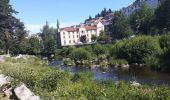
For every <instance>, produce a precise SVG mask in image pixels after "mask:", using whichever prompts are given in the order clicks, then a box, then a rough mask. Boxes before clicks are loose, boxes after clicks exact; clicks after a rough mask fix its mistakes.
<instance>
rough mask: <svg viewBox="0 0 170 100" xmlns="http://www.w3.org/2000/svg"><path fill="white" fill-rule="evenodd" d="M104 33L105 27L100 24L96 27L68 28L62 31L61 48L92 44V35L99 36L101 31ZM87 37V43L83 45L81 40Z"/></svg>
mask: <svg viewBox="0 0 170 100" xmlns="http://www.w3.org/2000/svg"><path fill="white" fill-rule="evenodd" d="M102 30H103V31H104V25H103V24H102V23H101V22H98V23H97V24H96V25H94V26H92V25H90V26H88V25H82V26H81V25H80V26H78V27H76V26H75V27H66V28H62V29H60V39H61V46H71V45H82V44H92V43H93V41H92V39H91V38H92V35H95V36H99V35H100V31H102ZM82 36H85V37H86V38H85V40H86V42H85V43H83V42H82V41H81V40H80V38H81V37H82Z"/></svg>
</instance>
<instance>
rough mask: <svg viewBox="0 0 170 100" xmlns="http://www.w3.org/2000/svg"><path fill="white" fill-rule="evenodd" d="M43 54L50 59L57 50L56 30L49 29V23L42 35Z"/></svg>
mask: <svg viewBox="0 0 170 100" xmlns="http://www.w3.org/2000/svg"><path fill="white" fill-rule="evenodd" d="M41 38H42V43H43V47H42V49H43V50H42V54H43V55H44V56H47V57H49V58H50V56H51V55H52V54H55V49H56V45H57V41H56V36H55V29H53V27H49V25H48V22H46V25H44V26H43V29H42V33H41Z"/></svg>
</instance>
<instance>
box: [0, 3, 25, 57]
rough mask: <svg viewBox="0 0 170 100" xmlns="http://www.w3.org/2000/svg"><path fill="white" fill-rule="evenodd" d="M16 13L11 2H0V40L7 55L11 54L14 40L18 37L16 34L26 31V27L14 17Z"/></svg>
mask: <svg viewBox="0 0 170 100" xmlns="http://www.w3.org/2000/svg"><path fill="white" fill-rule="evenodd" d="M16 13H17V12H16V11H15V10H14V9H13V8H12V6H11V5H10V4H9V0H0V40H1V41H2V42H3V44H4V49H5V53H6V54H9V52H10V47H11V45H12V44H13V40H14V39H15V38H16V36H17V35H16V34H15V33H17V31H19V30H20V32H21V31H24V25H23V24H22V23H21V22H20V21H19V20H18V19H17V18H15V17H14V16H13V15H14V14H16ZM24 33H25V32H24ZM20 36H21V35H20ZM20 38H21V37H20Z"/></svg>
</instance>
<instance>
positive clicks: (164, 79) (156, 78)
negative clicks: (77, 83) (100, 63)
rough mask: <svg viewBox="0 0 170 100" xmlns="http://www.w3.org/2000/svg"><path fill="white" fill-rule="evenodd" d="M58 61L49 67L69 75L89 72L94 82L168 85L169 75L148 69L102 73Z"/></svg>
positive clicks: (94, 69) (114, 70)
mask: <svg viewBox="0 0 170 100" xmlns="http://www.w3.org/2000/svg"><path fill="white" fill-rule="evenodd" d="M61 63H62V62H60V61H53V62H52V63H50V64H49V66H53V67H56V68H58V69H59V70H64V71H68V72H71V73H78V72H90V73H92V74H93V75H94V79H95V80H113V81H114V82H117V81H120V80H124V81H125V82H129V81H137V82H139V83H141V84H148V85H164V84H165V85H169V86H170V74H168V73H161V72H157V71H152V70H150V69H149V68H148V67H142V68H129V69H121V68H108V69H107V70H105V71H103V70H102V69H100V68H97V67H94V68H88V67H76V66H64V65H61Z"/></svg>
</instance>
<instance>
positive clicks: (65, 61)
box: [63, 58, 75, 65]
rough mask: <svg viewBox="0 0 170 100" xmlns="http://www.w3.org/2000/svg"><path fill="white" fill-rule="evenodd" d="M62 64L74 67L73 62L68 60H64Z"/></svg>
mask: <svg viewBox="0 0 170 100" xmlns="http://www.w3.org/2000/svg"><path fill="white" fill-rule="evenodd" d="M63 63H64V64H65V65H75V63H74V61H72V60H71V59H70V58H64V59H63Z"/></svg>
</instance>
